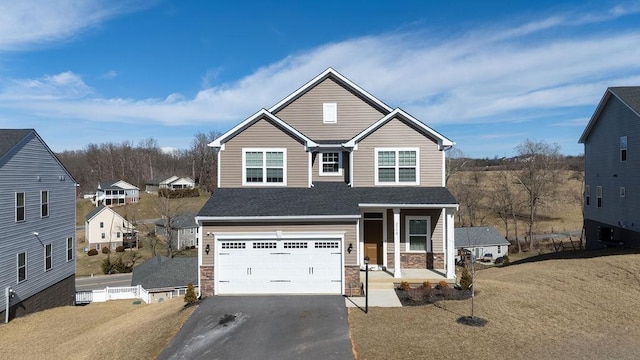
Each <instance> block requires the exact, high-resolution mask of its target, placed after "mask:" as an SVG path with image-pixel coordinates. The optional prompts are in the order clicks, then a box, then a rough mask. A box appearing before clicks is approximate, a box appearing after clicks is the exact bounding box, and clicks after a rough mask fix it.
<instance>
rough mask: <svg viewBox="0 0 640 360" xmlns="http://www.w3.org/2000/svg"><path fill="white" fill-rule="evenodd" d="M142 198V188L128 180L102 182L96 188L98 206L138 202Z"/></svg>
mask: <svg viewBox="0 0 640 360" xmlns="http://www.w3.org/2000/svg"><path fill="white" fill-rule="evenodd" d="M139 199H140V189H138V188H137V187H136V186H133V185H131V184H129V183H128V182H126V181H122V180H120V181H115V182H102V183H99V184H98V189H97V190H96V197H95V203H96V206H99V205H104V206H120V205H125V204H131V203H136V202H138V200H139Z"/></svg>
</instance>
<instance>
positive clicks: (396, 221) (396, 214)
mask: <svg viewBox="0 0 640 360" xmlns="http://www.w3.org/2000/svg"><path fill="white" fill-rule="evenodd" d="M401 276H402V274H401V273H400V209H393V277H394V278H396V279H399V278H400V277H401Z"/></svg>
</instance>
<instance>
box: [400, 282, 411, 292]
mask: <svg viewBox="0 0 640 360" xmlns="http://www.w3.org/2000/svg"><path fill="white" fill-rule="evenodd" d="M409 289H411V286H410V285H409V283H408V282H406V281H403V282H401V283H400V290H402V291H407V290H409Z"/></svg>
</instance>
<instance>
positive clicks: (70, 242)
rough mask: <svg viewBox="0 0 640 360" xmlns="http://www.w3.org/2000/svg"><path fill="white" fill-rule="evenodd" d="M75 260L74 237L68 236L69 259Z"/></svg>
mask: <svg viewBox="0 0 640 360" xmlns="http://www.w3.org/2000/svg"><path fill="white" fill-rule="evenodd" d="M71 260H73V238H72V237H68V238H67V261H71Z"/></svg>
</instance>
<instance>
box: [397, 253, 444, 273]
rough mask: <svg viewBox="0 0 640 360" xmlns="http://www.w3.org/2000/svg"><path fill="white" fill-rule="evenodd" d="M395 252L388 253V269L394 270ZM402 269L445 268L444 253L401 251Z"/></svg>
mask: <svg viewBox="0 0 640 360" xmlns="http://www.w3.org/2000/svg"><path fill="white" fill-rule="evenodd" d="M393 268H394V263H393V253H388V254H387V269H389V270H393ZM400 268H401V269H431V270H433V269H444V253H427V254H424V253H422V254H419V253H400Z"/></svg>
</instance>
